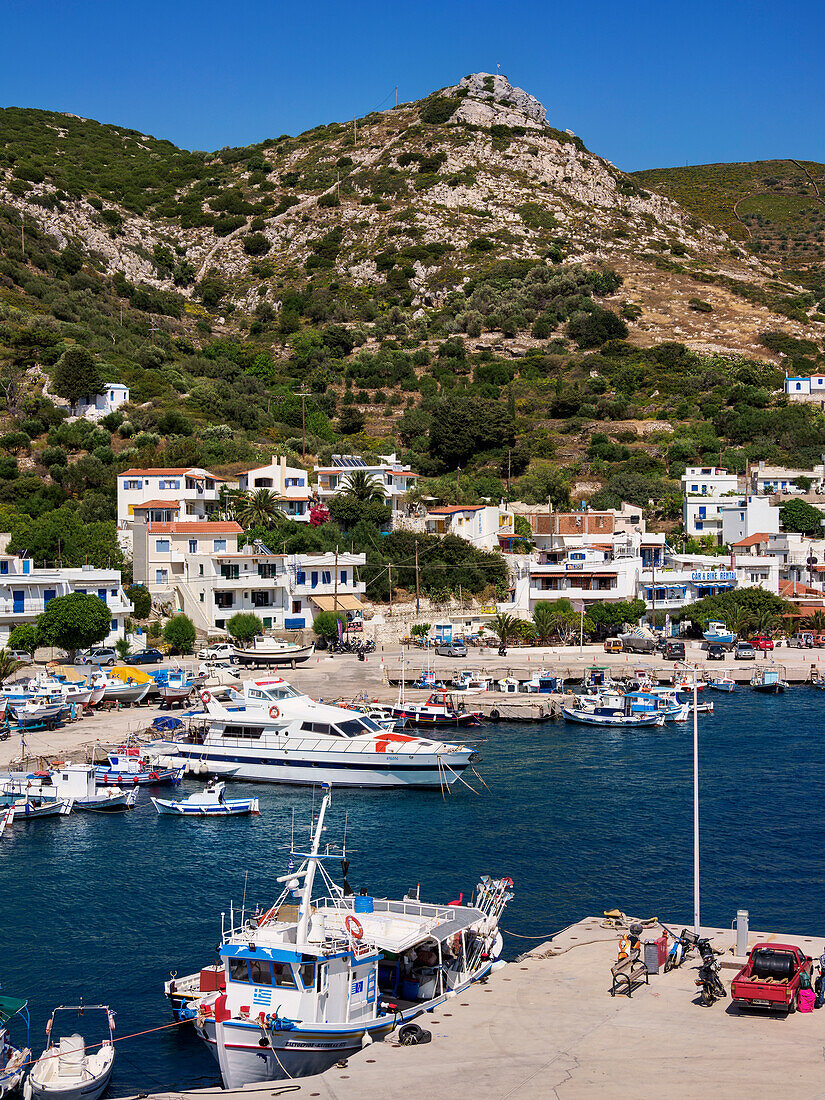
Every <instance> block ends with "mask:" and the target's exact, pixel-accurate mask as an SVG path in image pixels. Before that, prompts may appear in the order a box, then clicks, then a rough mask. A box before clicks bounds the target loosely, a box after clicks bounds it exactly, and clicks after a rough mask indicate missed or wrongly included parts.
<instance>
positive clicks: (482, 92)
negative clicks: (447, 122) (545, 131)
mask: <svg viewBox="0 0 825 1100" xmlns="http://www.w3.org/2000/svg"><path fill="white" fill-rule="evenodd" d="M455 90H456V91H464V92H466V93H467V98H466V99H465V100H464V102H463V103H462V104H461V106H460V107H459V109H458V110H457V111H456V115H455V118H456V120H457V121H461V122H468V123H471V124H472V125H476V126H484V125H489V126H491V125H493V124H495V123H498V124H503V125H506V126H514V125H522V126H527V127H531V128H536V129H539V128H541V127H543V126H544V124H545V123H546V121H547V111H546V110H545V108H544V107H543V106H542V105H541V103H539V101H538V100H537V99H536V98H535V96H532V95H530V94H529V92H525V91H524V89H523V88H516V87H514V86H513V85H512V84H511V83H510V81H509V80H508V79H507V77H506V76H502V75H501V74H500V73H498V74H496V75H493V74H492V73H470V75H469V76H465V77H464V78H463V79H462V80H460V81H459V82H458V84H457V86H456V88H455Z"/></svg>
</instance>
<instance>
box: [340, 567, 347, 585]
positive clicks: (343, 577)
mask: <svg viewBox="0 0 825 1100" xmlns="http://www.w3.org/2000/svg"><path fill="white" fill-rule="evenodd" d="M346 583H347V571H346V569H342V570H341V584H346Z"/></svg>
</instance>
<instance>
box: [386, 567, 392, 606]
mask: <svg viewBox="0 0 825 1100" xmlns="http://www.w3.org/2000/svg"><path fill="white" fill-rule="evenodd" d="M387 575H388V576H389V578H390V613H392V562H390V564H389V565H388V566H387Z"/></svg>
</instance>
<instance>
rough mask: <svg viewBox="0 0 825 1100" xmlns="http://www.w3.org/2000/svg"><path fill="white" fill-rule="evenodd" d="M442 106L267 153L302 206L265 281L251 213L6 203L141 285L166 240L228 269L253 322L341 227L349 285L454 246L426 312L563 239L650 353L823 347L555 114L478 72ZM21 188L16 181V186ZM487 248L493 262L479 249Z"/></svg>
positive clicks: (318, 134)
mask: <svg viewBox="0 0 825 1100" xmlns="http://www.w3.org/2000/svg"><path fill="white" fill-rule="evenodd" d="M435 97H436V98H439V99H444V98H446V99H450V98H451V97H455V98H454V103H455V106H456V110H455V111H454V112H453V113H452V115H451V116H450V117H449V118H448V119H447V120H446V121H445V122H442V123H438V124H429V123H427V122H425V121H422V118H421V111H422V103H413V104H407V105H403V106H401V107H399V108H397V109H395V110H392V111H388V112H384V113H381V114H374V115H370V116H368V117H367V118H366V119H363V120H360V122H359V123H358V124H357V127H356V126H354V125H348V126H337V127H336V126H332V127H326V128H319V130H317V131H310V132H308V133H307V134H305V135H301V136H300V137H299V138H296V139H288V140H279V141H277V142H271V143H265V146H264V148H263V150H262V155H263V156H264V157H265V158H266V160H267V161H269V163H270V164H271V165H272V169H273V171H272V173H271V174H270V176H269V179H270V180H273V181H275V182H276V183H277V184H278V187H279V189H280V193H281V195H282V196H286V197H289V198H291V199H293V200H297V205H295V206H293V207H292V208H291V209H289V210H287V211H286V212H284V213H281V214H279V215H277V216H274V217H273V216H269V217H266V218H265V219H264V222H265V225H264V229H263V232H264V234H265V236H266V237H267V238H268V240H269V241H270V242H271V245H272V248H271V251H270V254H269V256H268V257H267V259H268V260H269V261H270V262H271V263H272V265H273V267H274V274H273V275H272V277H271V278H267V279H266V280H265V281H262V278H261V276H260V275H255V274H253V273H252V271H251V267H252V264H253V263H254V261H253V260H251V258H250V257H249V256H247V255H246V254H245V252H244V250H243V238H244V237H245V236H246V235H247V233H248V232H249V222H250V221H251V219H249V218H248V219H247V221H246V222H245V224H244V225H243V226H241V227H240V228H238V229H237V230H236V231H235V232H234V233H231V234H230V235H229V236H226V237H216V236H215V233H214V232H213V230H212V229H211V228H208V227H207V228H197V229H191V228H190V229H183V228H182V227H181V225H180V223H179V222H178V221H175V220H171V219H168V218H166V219H159V218H157V217H154V216H153V215H152V212H151V211H150V212H149V214H148V215H146V216H142V217H141V216H137V215H135V214H132V213H130V212H129V211H127V210H124V209H121V211H120V212H121V213H122V215H123V228H122V231H121V232H119V233H118V234H117V235H115V236H113V235H112V234H111V232H110V231H109V230H108V229H107V227H106V226H105V224H103V223H101V220H100V217H99V215H98V212H97V211H96V210H95V209H94V207H93V206H92V205H90V204H89V202H88V201H86V199H87V196H84V197H83V198H81V199H74V200H70V201H68V202H66V203H65V204H64V208H63V210H62V211H60V212H58V211H49V210H45V209H43V208H42V207H40V206H38V205H35V204H34V203H33V202H32V201H31V199H32V198H33V197H34V196H35V195H37V194H38V193H40V192H43V191H48V188H49V185H48V182H46V183H43V184H39V185H37V186H35V187H34V188H33V189H32V191H30V192H29V194H28V195H27V196H25V197H20V196H17V195H13V194H11V193H10V192H9V191H8V190H6V192H5V194H3V195H2V198H3V200H4V201H6V202H9V203H11V204H12V205H14V206H16V207H18V208H19V209H20V210H22V211H23V212H24V213H25V216H26V217H27V218H30V219H33V220H35V221H37V222H38V223H39V224H40V225H42V226H43V227H44V228H45V229H47V230H48V231H49V232H51V233H53V234H54V235H55V236H56V237H57V238H58V239H59V240H60V241H61V242H65V241H68V240H71V239H78V240H80V241H82V242H83V245H84V247H85V249H86V250H92V251H95V252H97V253H98V254H99V255H100V256H101V257H102V259H103V261H104V263H105V265H106V266H107V267H108V269H109V270H110V271H116V270H120V271H123V272H125V274H126V275H127V277H128V278H130V279H133V280H140V281H144V282H146V283H149V284H152V285H157V286H171V284H170V283H169V282H168V281H165V280H163V279H159V278H158V277H157V274H156V271H155V268H154V265H153V263H152V260H151V253H152V249H153V248H154V246H155V244H156V243H159V242H162V243H172V244H175V245H177V246H178V247H179V249H180V250H182V251H185V253H186V257H187V259H188V260H190V262H192V263H193V264H194V265H195V267H196V269H197V271H198V274H199V276H203V274H205V273H206V272H207V271H209V270H215V271H217V272H219V273H220V274H221V275H223V276H224V277H225V278H226V279H227V280H228V281H229V283H230V286H231V296H232V298H233V300H234V302H235V304H236V306H237V307H238V308H239V309H240V310H241V311H250V312H251V310H252V308H253V307H254V306H255V305H256V304H257V303H258V302H259V301H261V298H262V297H263V298H264V299H265V300H269V301H271V302H272V303H273V304H275V305H277V304H278V302H279V297H280V294H281V293H282V288H283V287H284V286H285V285H288V284H289V283H291V282H293V281H294V280H295V279H296V278H298V279H300V278H301V277H302V276H303V274H304V264H305V262H306V260H307V258H308V257H309V255H310V254H311V251H312V248H313V245H314V244H315V243H316V242H317V241H318V240H319V239H320V238H322V237H323V236H324V235H325V234H327V233H329V232H330V231H331V230H334V229H338V228H340V229H341V231H342V240H341V244H340V250H339V252H338V255H337V258H336V261H335V273H334V275H335V277H338V278H341V279H344V280H346V281H347V282H351V283H353V284H355V285H362V286H369V285H370V284H374V283H380V282H383V280H384V278H385V275H384V273H382V272H379V271H378V269H377V267H376V264H375V256H376V254H377V253H379V252H381V251H382V250H383V249H385V248H386V247H387V245H394V246H395V247H397V248H399V249H403V248H404V247H405V246H414V245H422V244H425V245H426V244H432V243H436V244H438V243H440V244H448V245H450V246H452V249H453V250H452V251H449V252H447V253H446V254H445V255H444V256H443V257H441V258H440V259H439V260H438V262H435V263H433V264H431V266H424V265H423V264H422V262H421V261H420V260H416V261H415V263H414V264H413V265H412V266H413V270H414V274H413V278H412V280H411V285H412V287H413V289H414V291H415V298H414V301H413V304H414V305H416V306H419V305H420V306H424V307H426V306H428V305H430V304H435V303H437V302H438V301H439V299H440V298H441V297H442V296H443V295H444V294H445V293H446V292H447V291H448V290H449V289H451V288H452V287H454V286H456V285H459V284H460V283H461V282H462V281H463V279H464V278H466V277H467V276H468V275H470V274H471V273H472V272H473V271H475V270H477V269H479V268H480V267H483V266H487V265H488V264H489V263H490V262H491V260H493V259H496V258H501V257H515V258H530V257H536V258H541V257H543V256H544V255H545V254H546V253H547V251H548V249H549V248H550V247H552V245H553V242H554V241H557V240H563V241H564V242H565V246H566V249H567V253H568V255H569V257H570V258H571V259H574V260H575V259H579V260H582V261H583V262H587V263H591V262H594V261H604V262H607V263H609V264H610V265H612V266H614V267H616V268H617V269H618V270H619V271H621V273H622V274H623V275H624V276H625V279H626V283H625V286H624V287H623V288H622V292H621V294H620V295H619V296H617V299H616V304H617V305H618V304H619V303H620V302H621V301H622V300H628V299H629V300H632V301H634V302H636V303H638V304H639V305H640V306H641V307H642V310H643V313H642V316H641V318H640V320H639V322H638V323H637V324H634V325H633V326H631V333H632V338H633V339H637V340H638V341H639V342H641V343H649V342H652V341H653V340H659V339H674V340H681V341H683V342H685V343H687V344H689V345H691V346H694V347H697V348H700V347H701V348H707V349H712V350H719V351H742V352H746V353H753V352H756V351H757V344H756V342H755V338H756V336H757V335H758V333H759V332H762V331H765V330H766V329H782V330H784V331H787V332H790V333H793V334H795V335H801V334H803V333H804V334H806V335H810V336H813V337H814V338H815V339H821V337H822V334H823V332H825V327H823V325H821V324H818V323H812V324H806V325H803V324H802V323H801V322H800V321H792V320H787V319H785V318H780V317H777V316H776V314H775V313H772V312H770V311H769V310H768V309H767V308H766V307H765V306H763V305H759V304H753V303H752V302H747V301H745V300H744V299H743V298H741V297H740V296H737V295H735V294H733V293H731V291H730V290H729V289H727V288H725V287H723V286H708V285H701V284H698V285H697V283H696V282H695V281H694V279H693V277H692V274H691V272H693V271H696V270H699V271H705V272H710V273H712V274H713V275H718V274H722V275H724V276H725V277H726V278H727V279H729V280H734V281H736V282H742V283H746V284H750V285H752V286H754V287H763V286H764V285H765V284H766V283H767V282H768V281H769V280H770V279H771V278H772V277H773V272H772V269H771V267H770V266H768V265H767V264H766V263H764V262H763V261H762V260H760V259H758V258H756V257H753V256H750V255H748V254H747V253H745V252H744V251H742V250H741V249H740V248H739V247H738V246H737V245H736V243H735V242H734V241H732V240H731V239H730V238H729V237H728V236H727V235H726V234H725V233H724V232H723V231H722V230H721V229H719V228H718V227H716V226H712V225H709V224H708V223H706V222H703V221H701V220H700V219H699V218H698V217H697V216H696V215H695V214H692V213H689V212H688V211H686V210H685V208H684V207H683V206H680V205H679V204H678V203H677V202H675V201H673V200H672V199H671V198H668V197H666V196H665V195H662V194H658V193H656V192H652V191H646V190H644V189H643V188H642V187H640V186H639V185H638V182H636V181H634V180H633V179H631V178H630V177H629V176H626V175H624V174H623V173H621V172H620V171H619V170H618V169H616V168H615V167H614V166H612V165H611V164H609V163H608V162H607V161H605V160H603V159H602V158H600V157H598V156H597V155H595V154H593V153H591V152H589V151H588V150H587V149H586V148H585V147H584V145H583V143H582V142H581V141H579V140H578V139H574V138H573V137H572V136H571V135H569V134H567V133H565V132H563V131H559V130H555V129H553V128H551V127H550V126H549V125H548V124H547V123H546V122H544V121H543V114H544V111H543V108H542V107H541V105H540V104H538V103H537V101H535V100H534V99H532V97H530V96H528V95H527V94H526V93H523V92H521V91H520V90H519V89H513V88H511V86H510V85H509V84H508V83H507V82H506V80H505V79H504V78H502V77H497V78H492V77H489V76H487V75H486V74H476V75H475V76H473V77H471V78H465V80H464V81H462V82H461V84H460V85H457V86H456V87H454V88H448V89H445V90H444V91H443V92H442V93H436V94H435ZM459 97H463V98H459ZM433 98H434V97H430V99H429V100H425V101H423V104H424V105H425V106H426V105H427V104H428V103H430V102H431V101H432V99H433ZM502 128H505V129H502ZM411 158H418V159H411ZM420 158H430V161H431V163H432V158H436V160H437V161H438V162H439V163H438V164H437V166H436V167H437V170H436V171H423V172H422V171H420V169H421V168H422V167H426V164H424V165H422V164H421V159H420ZM349 160H351V162H352V163H351V164H350V163H347V162H348V161H349ZM214 163H215V164H216V165H217V164H218V163H219V159H218V156H217V155H216V158H215V161H214ZM232 171H233V174H234V183H235V185H236V186H238V187H240V188H241V189H242V190H243V191H244V192H245V193H246V194H248V195H250V196H252V194H253V192H254V185H253V183H252V181H251V178H250V172H249V171H248V170H247V169H246V167H245V166H244V165H243V164H241V163H240V162H239V163H238V164H237V165H236V166H234V167H233V169H232ZM10 178H11V176H10V173H6V183H8V182H9V181H10ZM0 186H2V181H0ZM184 190H185V189H184ZM324 196H326V201H327V202H329V201H330V199H331V198H332V197H333V196H334V197H335V198H339V199H340V204H339V205H334V206H329V205H325V204H324V201H323V200H324ZM319 200H321V201H320V202H319ZM527 204H532V205H531V206H528V205H527ZM205 208H207V209H208V207H205ZM537 213H538V216H537ZM542 214H544V215H545V217H542V216H541V215H542ZM547 214H550V215H552V219H550V220H549V221H548V219H547V217H546V215H547ZM542 221H544V222H545V224H544V225H543V226H542V225H541V224H539V223H541V222H542ZM479 238H484V243H485V245H486V250H485V251H480V250H479V247H478V240H479ZM473 242H476V245H475V246H474V247H473ZM677 258H678V259H677ZM672 261H675V262H672ZM657 263H658V266H657ZM663 267H664V268H665V270H662V268H663ZM676 268H678V269H681V270H674V269H676ZM789 289H791V290H792V289H793V288H792V287H791V288H789ZM184 293H192V290H191V288H189V290H185V291H184ZM692 297H700V298H702V299H703V300H704V301H706V302H709V303H710V304H711V305H712V306H713V312H712V313H695V312H693V311H692V310H691V309H690V308H689V306H688V301H689V299H690V298H692Z"/></svg>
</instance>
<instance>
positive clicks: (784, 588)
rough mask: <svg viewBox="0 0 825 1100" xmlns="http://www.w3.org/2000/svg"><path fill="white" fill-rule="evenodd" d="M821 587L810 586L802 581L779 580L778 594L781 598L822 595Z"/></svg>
mask: <svg viewBox="0 0 825 1100" xmlns="http://www.w3.org/2000/svg"><path fill="white" fill-rule="evenodd" d="M822 594H823V593H822V589H821V588H811V586H810V585H809V584H803V583H802V581H780V582H779V595H780V596H782V598H783V599H793V597H794V596H822Z"/></svg>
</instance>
